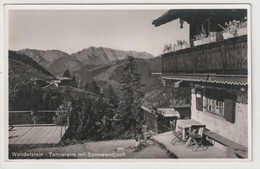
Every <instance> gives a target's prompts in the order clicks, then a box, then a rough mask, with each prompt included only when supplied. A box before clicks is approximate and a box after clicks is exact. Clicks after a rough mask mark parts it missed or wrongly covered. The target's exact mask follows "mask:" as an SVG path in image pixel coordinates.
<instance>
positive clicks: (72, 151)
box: [9, 140, 170, 159]
mask: <svg viewBox="0 0 260 169" xmlns="http://www.w3.org/2000/svg"><path fill="white" fill-rule="evenodd" d="M135 144H136V142H135V140H110V141H98V142H85V143H82V144H74V145H66V146H56V147H44V148H32V149H26V150H20V151H12V152H10V155H11V156H9V157H10V158H14V159H24V158H26V159H118V158H128V159H132V158H154V159H156V158H164V159H166V158H170V156H169V154H168V153H167V151H166V150H165V149H163V148H162V147H160V146H159V145H158V144H156V143H154V142H152V141H151V142H150V144H149V145H148V146H146V147H143V148H142V149H141V150H140V151H137V152H135V147H134V146H135Z"/></svg>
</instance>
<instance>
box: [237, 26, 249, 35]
mask: <svg viewBox="0 0 260 169" xmlns="http://www.w3.org/2000/svg"><path fill="white" fill-rule="evenodd" d="M246 34H247V27H244V28H239V29H237V36H242V35H246Z"/></svg>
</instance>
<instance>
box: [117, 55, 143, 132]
mask: <svg viewBox="0 0 260 169" xmlns="http://www.w3.org/2000/svg"><path fill="white" fill-rule="evenodd" d="M142 86H143V84H142V83H141V75H140V74H138V73H137V72H136V62H135V59H134V57H132V56H128V59H127V63H126V64H125V66H124V67H123V75H122V76H121V91H122V97H121V99H120V104H119V114H120V116H121V118H122V122H123V123H124V124H123V125H124V127H125V128H126V129H129V128H131V127H132V128H135V127H136V124H137V122H138V121H139V120H140V115H141V101H142V98H143V96H144V93H143V91H142Z"/></svg>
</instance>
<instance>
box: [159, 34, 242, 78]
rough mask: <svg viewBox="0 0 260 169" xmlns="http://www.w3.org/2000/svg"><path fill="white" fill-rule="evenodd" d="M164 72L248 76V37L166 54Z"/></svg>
mask: <svg viewBox="0 0 260 169" xmlns="http://www.w3.org/2000/svg"><path fill="white" fill-rule="evenodd" d="M162 72H163V73H219V74H247V35H244V36H240V37H235V38H231V39H227V40H223V41H221V42H216V43H209V44H204V45H201V46H196V47H193V48H187V49H183V50H179V51H177V52H170V53H166V54H164V55H163V57H162Z"/></svg>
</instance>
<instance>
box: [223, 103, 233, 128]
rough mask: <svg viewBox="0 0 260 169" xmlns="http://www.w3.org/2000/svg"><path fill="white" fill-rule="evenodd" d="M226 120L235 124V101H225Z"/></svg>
mask: <svg viewBox="0 0 260 169" xmlns="http://www.w3.org/2000/svg"><path fill="white" fill-rule="evenodd" d="M224 106H225V108H224V118H225V119H226V120H227V121H229V122H231V123H234V122H235V104H234V101H233V100H231V99H225V100H224Z"/></svg>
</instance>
